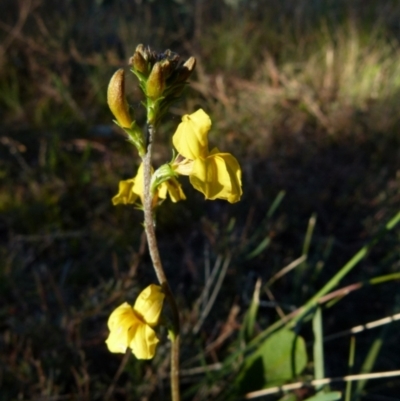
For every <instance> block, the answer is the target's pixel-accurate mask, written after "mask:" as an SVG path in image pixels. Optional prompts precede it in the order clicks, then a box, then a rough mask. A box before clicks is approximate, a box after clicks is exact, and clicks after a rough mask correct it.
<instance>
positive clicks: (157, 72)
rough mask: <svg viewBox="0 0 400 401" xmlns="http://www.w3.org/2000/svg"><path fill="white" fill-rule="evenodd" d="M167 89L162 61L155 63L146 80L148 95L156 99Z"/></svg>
mask: <svg viewBox="0 0 400 401" xmlns="http://www.w3.org/2000/svg"><path fill="white" fill-rule="evenodd" d="M164 89H165V79H164V74H163V69H162V66H161V63H160V62H157V63H155V64H154V66H153V69H152V70H151V72H150V75H149V78H148V79H147V82H146V95H147V96H148V97H149V98H150V99H152V100H156V99H158V98H160V97H161V96H162V94H163V92H164Z"/></svg>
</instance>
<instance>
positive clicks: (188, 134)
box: [172, 109, 211, 160]
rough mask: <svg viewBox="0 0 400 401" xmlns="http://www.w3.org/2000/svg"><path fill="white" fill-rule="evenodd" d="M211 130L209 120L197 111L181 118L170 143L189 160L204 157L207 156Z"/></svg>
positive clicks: (205, 115) (200, 110)
mask: <svg viewBox="0 0 400 401" xmlns="http://www.w3.org/2000/svg"><path fill="white" fill-rule="evenodd" d="M210 128H211V119H210V117H209V116H208V115H207V114H206V113H205V112H204V110H202V109H199V110H197V111H196V112H195V113H192V114H190V115H185V116H183V117H182V122H181V123H180V124H179V126H178V128H177V130H176V132H175V134H174V136H173V137H172V142H173V144H174V146H175V148H176V149H177V151H178V152H179V153H180V154H181V155H182V156H184V157H186V158H187V159H190V160H195V159H197V158H198V157H206V156H207V154H208V137H207V135H208V131H209V130H210Z"/></svg>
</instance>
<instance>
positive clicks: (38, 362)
mask: <svg viewBox="0 0 400 401" xmlns="http://www.w3.org/2000/svg"><path fill="white" fill-rule="evenodd" d="M399 20H400V4H399V3H398V2H397V1H394V0H393V1H390V0H387V1H384V2H382V1H373V0H370V1H368V2H365V1H356V0H353V1H341V0H335V1H329V0H325V1H299V0H284V1H282V0H280V1H279V0H269V1H262V0H253V1H251V0H242V1H240V0H236V1H235V0H229V1H228V0H225V1H213V0H196V1H189V0H186V1H185V0H180V1H178V0H176V1H172V0H168V1H163V2H157V1H146V0H142V1H140V0H136V1H134V0H129V1H128V0H104V1H101V0H100V1H95V0H91V1H85V2H82V1H78V0H60V1H57V2H54V1H50V0H20V1H15V0H2V13H1V15H0V155H1V159H0V179H1V191H0V233H1V236H0V238H1V239H0V253H1V258H0V316H1V320H0V350H1V351H0V400H1V401H3V400H4V401H9V400H41V401H45V400H46V401H50V400H52V401H53V400H128V399H129V400H139V399H140V400H168V399H169V395H168V394H169V389H168V355H169V353H168V349H167V347H168V345H167V343H168V342H167V341H163V344H165V345H163V346H161V347H160V349H159V352H158V353H157V356H156V358H155V360H153V361H151V362H141V361H137V360H134V358H124V356H123V355H120V356H119V355H113V354H110V353H108V351H107V349H106V347H105V344H104V340H105V338H106V337H107V334H108V331H107V327H106V321H107V318H108V315H109V313H110V311H111V310H113V309H114V308H115V307H116V306H118V305H119V304H120V303H122V302H124V301H126V300H127V301H132V300H133V299H134V298H135V296H136V295H137V293H138V292H139V290H140V289H141V288H143V287H144V286H145V285H146V284H148V283H150V282H154V280H155V278H154V275H153V272H152V268H151V266H150V261H149V257H148V255H147V252H146V247H145V243H144V237H143V235H142V226H141V221H142V214H141V212H140V211H136V210H134V209H133V208H129V207H112V205H111V202H110V199H111V197H112V196H113V195H114V194H115V193H116V191H117V185H118V181H119V180H120V179H124V178H128V177H132V176H133V175H134V174H135V171H136V167H137V165H138V158H137V155H136V154H135V153H134V152H132V150H133V149H132V147H130V146H128V145H127V143H126V141H125V140H124V138H123V136H122V135H121V134H120V132H119V131H118V129H117V128H116V127H115V126H113V124H112V116H111V113H110V112H109V110H108V108H107V105H106V88H107V84H108V81H109V78H110V77H111V75H112V73H113V71H115V70H116V69H117V68H118V67H121V66H126V65H127V59H128V58H129V57H130V56H131V54H132V53H133V50H134V48H135V47H136V45H137V44H139V43H144V44H149V45H151V46H152V47H154V48H155V49H158V50H160V51H161V50H164V49H166V48H170V49H172V50H173V51H176V52H178V53H180V54H181V55H183V56H190V55H194V56H196V57H197V60H198V67H197V72H196V74H195V76H194V77H193V78H192V82H191V85H190V87H189V89H188V90H187V92H186V95H185V97H184V98H183V99H182V100H181V102H180V103H177V104H176V106H175V107H174V108H173V109H172V110H171V115H170V116H169V117H168V118H167V119H165V122H164V125H163V129H162V131H161V132H160V133H159V138H158V142H157V144H156V154H155V157H156V162H157V161H159V162H163V161H164V160H166V159H169V157H170V153H169V152H170V150H169V143H170V137H171V134H172V132H173V131H174V129H175V127H176V126H177V124H178V123H179V121H180V116H181V115H182V114H184V113H188V112H192V111H194V110H195V109H197V108H198V107H203V108H204V109H205V110H206V111H207V112H208V113H210V114H211V116H212V120H213V130H212V136H211V142H212V143H213V144H214V145H218V147H219V148H220V149H226V150H227V151H230V152H231V153H233V154H234V155H235V156H236V157H237V158H238V159H239V161H240V163H241V165H242V167H243V183H244V188H243V189H244V196H243V200H242V201H241V202H240V203H238V204H235V205H229V204H227V203H224V202H219V201H217V202H206V201H204V200H203V199H202V196H201V195H200V194H198V193H194V191H192V190H191V189H190V187H189V186H186V187H185V190H186V193H187V195H188V200H187V201H186V202H184V203H183V202H181V203H179V204H176V205H175V204H170V203H168V202H167V203H165V204H164V205H163V207H162V208H161V209H160V211H159V215H158V235H159V242H160V248H161V255H162V257H163V260H164V264H165V267H166V271H167V274H168V275H169V277H171V283H172V286H173V290H174V292H175V294H176V295H177V297H178V300H179V304H180V306H181V310H182V322H183V331H184V335H183V344H182V358H181V359H182V369H183V372H182V373H183V379H182V382H183V389H184V391H185V392H184V399H185V400H212V399H239V398H240V397H239V395H240V394H243V393H245V392H246V391H250V390H256V389H258V388H260V387H263V386H264V385H265V384H266V383H265V380H264V379H265V378H264V379H263V378H261V382H260V384H259V386H260V387H258V388H254V386H253V388H252V385H251V383H250V384H249V380H248V378H246V373H243V370H241V366H242V365H243V364H244V365H245V366H246V361H247V360H249V359H251V355H254V354H251V353H249V352H250V351H248V353H245V354H243V355H242V356H241V358H242V359H241V361H242V362H243V363H242V364H241V363H240V361H239V360H240V358H236V359H229V358H231V357H232V355H235V354H234V353H235V352H236V351H237V350H238V349H240V348H241V347H242V348H243V347H244V344H246V343H248V341H249V340H250V339H252V338H255V337H256V336H257V335H260V334H261V335H262V334H263V333H264V334H265V333H266V332H265V330H268V328H269V327H271V325H272V324H273V323H276V322H283V321H284V320H282V319H283V318H284V316H285V315H286V314H289V313H290V312H293V311H294V310H296V309H297V308H299V307H301V306H302V305H304V304H305V302H306V301H307V300H308V299H309V298H310V297H312V296H313V295H314V294H315V293H316V292H317V291H318V290H319V289H320V288H321V287H323V285H324V284H325V283H327V282H329V280H331V278H332V277H333V276H334V274H335V273H336V272H337V271H339V269H340V268H342V266H344V265H345V263H346V262H347V261H348V260H349V259H350V258H351V257H352V256H353V255H354V254H355V253H356V252H357V251H358V250H359V249H360V248H361V247H362V246H364V245H365V244H367V243H369V241H371V240H373V239H376V238H377V235H379V233H380V230H381V229H382V227H383V226H384V225H385V224H386V222H387V221H388V220H389V219H390V218H392V217H393V216H394V215H395V214H396V213H397V212H398V211H399V206H400V191H399V189H400V150H399V149H400V147H399V145H400V143H399V142H400V136H399V125H400V124H399V122H400V120H399V107H400V106H399V105H400V44H399V39H400V32H399V24H398V21H399ZM128 95H129V99H130V103H131V105H132V107H133V109H134V111H135V113H136V115H137V118H138V120H139V121H142V122H143V113H142V111H141V110H140V98H141V97H140V91H139V89H138V87H137V83H136V81H135V80H134V78H133V77H131V78H129V80H128ZM399 239H400V232H399V230H398V229H397V230H396V229H394V230H392V231H391V232H389V233H387V234H385V235H384V236H381V237H380V241H379V242H377V243H376V244H375V246H374V247H373V248H371V251H370V252H369V253H368V255H367V256H366V257H364V258H363V259H362V261H361V262H360V263H359V264H358V265H357V266H355V267H354V268H353V269H352V270H351V272H350V273H349V274H348V275H347V276H346V277H345V278H344V279H343V280H342V281H341V282H340V285H339V286H338V287H336V288H335V289H336V290H337V289H343V291H342V292H339V296H340V299H338V298H335V299H336V301H340V302H336V303H331V304H328V303H324V305H323V306H324V307H323V310H322V314H321V315H320V316H319V319H320V320H319V321H318V320H317V319H316V318H315V316H317V317H318V314H317V315H315V316H314V319H313V321H314V333H313V331H312V326H311V324H310V322H307V321H306V322H303V324H298V325H297V326H296V333H298V334H300V335H301V336H302V337H303V338H304V339H305V347H306V348H305V349H306V352H307V354H308V358H307V361H306V362H305V369H303V370H302V371H301V372H298V373H299V374H298V375H297V376H295V377H293V378H289V377H286V378H285V381H296V380H307V379H310V378H312V377H317V376H318V373H316V370H315V366H316V365H318V366H321V365H322V366H323V367H324V369H325V371H324V372H323V373H324V376H328V377H338V376H343V375H346V374H349V373H360V372H370V371H375V372H381V371H390V370H396V369H399V367H400V345H399V344H400V342H399V340H398V339H399V337H398V330H399V323H396V322H395V321H394V322H391V323H390V324H388V325H385V326H382V327H383V328H382V327H381V328H376V329H371V330H364V331H362V332H361V333H360V334H357V335H356V337H355V338H356V340H355V346H354V349H355V357H354V364H353V366H349V365H351V363H349V356H348V355H349V347H350V344H351V338H352V337H351V336H350V334H346V335H342V336H339V337H337V338H335V339H332V340H331V341H326V342H325V343H324V345H323V346H322V345H321V344H320V350H321V349H322V348H323V350H324V355H322V356H321V355H320V356H319V362H318V360H317V359H316V352H315V344H316V342H317V339H318V333H319V334H322V333H323V335H324V336H325V339H326V340H328V337H329V335H331V334H335V333H338V332H341V331H343V330H348V329H350V328H352V327H355V326H358V325H362V324H365V323H368V322H370V321H374V320H377V319H380V318H383V317H386V316H391V315H394V314H396V313H398V312H399V308H400V297H399V290H398V288H399V287H398V285H399V284H398V281H396V280H398V279H399V272H400V259H399V256H400V247H399ZM299 258H300V259H299ZM293 261H295V262H294V263H292V262H293ZM288 265H290V266H292V267H293V269H292V270H291V271H289V272H287V274H285V275H284V274H283V273H284V271H282V269H283V268H284V267H287V266H288ZM289 269H290V268H289ZM289 269H287V270H289ZM277 274H278V276H277ZM280 275H281V276H282V277H280ZM382 277H383V278H382ZM379 278H381V279H379ZM255 288H256V291H255ZM215 297H216V298H215ZM342 298H343V299H342ZM252 299H253V301H252ZM256 312H257V313H256ZM318 322H319V323H318ZM315 327H317V328H319V329H317V330H315ZM318 330H319V331H318ZM162 335H163V336H164V339H165V333H163V334H162ZM282 341H283V340H282ZM260 344H264V343H262V342H261V343H260V342H259V343H258V346H259V347H260V349H263V347H262V346H261V345H260ZM313 344H314V351H313ZM352 344H354V343H352ZM264 345H265V344H264ZM249 355H250V356H249ZM252 367H254V366H253V365H252V364H251V363H250V362H249V365H248V366H247V368H252ZM264 368H265V366H264ZM247 371H248V370H247ZM238 372H239V374H238ZM240 372H242V373H240ZM245 372H246V370H245ZM320 373H321V371H320ZM253 378H254V376H253ZM289 379H290V380H289ZM266 380H267V385H271V384H273V383H271V382H268V380H270V377H269V378H267V379H266ZM232 384H235V385H236V386H232ZM278 384H282V383H281V382H279V383H278ZM232 387H233V388H234V389H235V391H236V393H235V394H233V395H232V394H228V393H227V390H229V389H230V388H232ZM331 388H332V389H333V390H340V391H344V390H345V386H344V385H343V384H342V383H338V384H333V385H332V386H331ZM313 393H314V390H312V389H311V388H307V389H304V390H301V391H300V390H299V391H297V392H296V393H294V394H292V396H291V397H292V398H291V400H296V399H298V400H301V399H306V398H308V397H310V396H311V395H312V394H313ZM351 394H352V395H351V397H352V398H351V397H350V396H348V398H346V399H347V400H350V399H354V400H355V399H357V400H361V399H362V400H377V401H380V400H382V401H383V400H385V401H389V400H399V399H400V396H399V394H400V379H399V378H396V377H395V378H389V379H382V380H377V381H369V382H367V383H365V382H359V384H358V385H354V386H353V391H352V392H351ZM229 397H231V398H229ZM274 397H275V398H274ZM279 397H281V395H280V396H279V395H278V396H276V395H273V396H269V397H267V396H266V397H264V398H263V399H268V400H269V399H278V398H279ZM285 399H286V400H289V398H285Z"/></svg>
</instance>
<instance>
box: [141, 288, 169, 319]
mask: <svg viewBox="0 0 400 401" xmlns="http://www.w3.org/2000/svg"><path fill="white" fill-rule="evenodd" d="M164 298H165V295H164V293H163V292H162V291H161V287H160V286H159V285H155V284H150V285H149V286H148V287H146V288H145V289H144V290H143V291H142V292H141V293H140V294H139V296H138V297H137V299H136V302H135V305H134V306H133V309H134V311H135V312H136V313H138V314H139V315H140V316H141V317H142V318H143V320H144V321H145V322H146V323H147V324H148V325H150V326H155V325H156V324H157V323H158V319H159V318H160V314H161V309H162V305H163V301H164Z"/></svg>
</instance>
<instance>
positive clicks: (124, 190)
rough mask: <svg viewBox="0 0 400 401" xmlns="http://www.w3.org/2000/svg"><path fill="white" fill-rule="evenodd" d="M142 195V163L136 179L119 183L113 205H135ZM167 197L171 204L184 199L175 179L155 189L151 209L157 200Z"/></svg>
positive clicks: (141, 198)
mask: <svg viewBox="0 0 400 401" xmlns="http://www.w3.org/2000/svg"><path fill="white" fill-rule="evenodd" d="M143 194H144V176H143V163H142V164H141V165H140V166H139V168H138V171H137V174H136V177H134V178H130V179H129V180H125V181H120V183H119V191H118V194H117V195H115V196H114V197H113V198H112V203H113V205H114V206H115V205H118V204H123V205H127V204H129V203H136V201H137V200H138V199H140V200H141V201H142V204H144V199H143ZM167 195H169V196H170V198H171V200H172V202H178V201H180V200H184V199H186V197H185V194H184V193H183V191H182V188H181V185H180V184H179V182H178V181H177V180H176V179H175V178H173V177H172V178H170V179H169V180H167V181H164V182H162V183H161V184H160V185H159V186H158V187H157V189H156V193H155V194H154V196H153V207H154V206H155V205H156V204H157V201H158V199H166V198H167Z"/></svg>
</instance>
